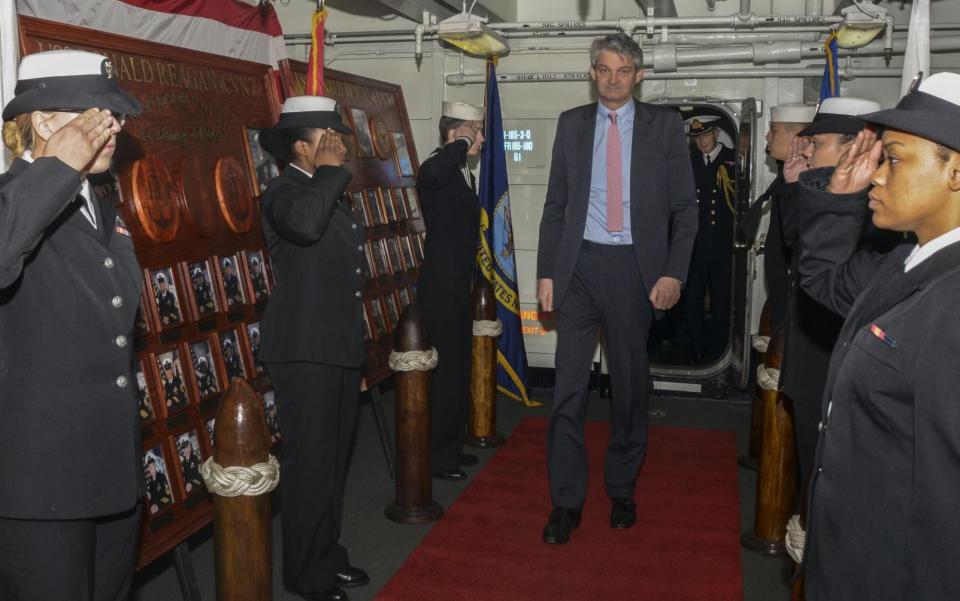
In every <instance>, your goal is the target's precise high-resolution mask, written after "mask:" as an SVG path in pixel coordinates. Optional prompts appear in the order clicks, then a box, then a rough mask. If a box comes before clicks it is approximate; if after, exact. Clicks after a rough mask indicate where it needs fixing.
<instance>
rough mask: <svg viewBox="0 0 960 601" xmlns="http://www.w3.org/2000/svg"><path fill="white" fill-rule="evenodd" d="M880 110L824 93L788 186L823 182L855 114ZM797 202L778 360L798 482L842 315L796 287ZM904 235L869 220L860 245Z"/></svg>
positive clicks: (806, 464)
mask: <svg viewBox="0 0 960 601" xmlns="http://www.w3.org/2000/svg"><path fill="white" fill-rule="evenodd" d="M880 109H881V107H880V104H879V103H877V102H874V101H873V100H867V99H864V98H854V97H850V96H846V97H840V96H836V97H833V98H826V99H825V100H824V101H823V102H822V103H820V108H819V109H818V110H817V114H816V116H815V117H814V118H813V122H812V123H811V124H810V125H808V126H807V127H806V128H804V129H803V130H801V131H800V132H799V133H798V137H797V138H795V141H794V144H793V146H792V147H791V151H790V156H789V157H788V158H787V160H786V162H785V163H784V169H783V175H784V180H785V181H786V182H787V184H788V185H789V184H790V183H792V182H796V181H797V179H798V177H799V176H800V174H801V173H805V172H807V170H808V169H809V170H813V171H811V172H810V174H809V175H808V176H806V177H808V178H813V179H810V180H808V182H807V184H808V185H811V186H815V187H817V188H818V189H821V190H822V189H823V188H825V187H826V185H827V182H828V181H829V179H830V175H831V174H832V173H833V169H834V168H835V167H836V166H837V163H838V162H839V161H840V157H842V156H843V154H844V153H845V152H847V151H848V150H849V149H850V147H851V146H852V144H853V141H854V140H855V139H856V138H857V134H858V133H860V130H862V129H863V128H864V126H865V125H866V123H865V122H864V121H863V119H861V118H860V117H859V115H864V114H866V113H874V112H877V111H879V110H880ZM798 209H799V206H798V203H797V202H796V201H795V200H794V199H792V198H791V199H788V200H787V201H786V202H784V203H782V204H781V205H780V223H781V230H782V232H783V241H784V244H785V246H786V247H787V248H789V249H790V254H791V268H790V278H789V288H788V298H787V317H786V329H785V332H784V342H783V344H784V350H783V357H782V359H781V364H780V384H781V387H782V388H783V391H784V392H786V393H787V395H788V396H789V397H790V400H791V401H793V426H794V428H793V430H794V437H795V439H796V443H797V459H798V464H799V466H800V481H801V482H804V483H805V482H806V481H807V478H808V476H809V475H810V468H811V464H812V463H813V456H814V451H815V449H816V444H817V423H818V422H819V421H820V401H821V399H822V398H823V386H824V383H825V382H826V379H827V367H828V365H829V362H830V352H831V351H832V350H833V346H834V344H835V343H836V341H837V335H838V334H839V333H840V327H841V326H842V325H843V320H842V319H841V318H840V316H839V315H837V314H835V313H833V312H832V311H830V310H829V309H827V308H826V307H824V306H823V305H821V304H820V303H818V302H816V301H815V300H813V299H812V298H810V296H809V295H808V294H807V293H806V292H804V291H803V290H800V275H799V273H798V271H797V264H798V263H799V261H800V253H799V252H797V249H796V246H797V239H798V237H799V235H800V232H799V224H798V222H797V214H798V213H799V210H798ZM902 240H903V236H902V235H900V234H898V233H896V232H890V231H881V230H878V229H877V228H876V226H874V225H873V223H871V222H870V221H869V220H867V222H866V223H865V224H864V229H863V231H862V232H861V233H860V243H859V246H858V248H859V249H861V250H870V251H877V252H888V251H890V250H892V249H893V247H894V246H895V245H896V244H897V243H898V242H899V241H902Z"/></svg>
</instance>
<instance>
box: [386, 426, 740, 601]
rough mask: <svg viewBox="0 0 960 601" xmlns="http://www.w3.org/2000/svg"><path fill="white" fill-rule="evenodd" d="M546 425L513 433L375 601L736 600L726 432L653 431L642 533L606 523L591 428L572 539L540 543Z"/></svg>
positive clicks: (730, 440)
mask: <svg viewBox="0 0 960 601" xmlns="http://www.w3.org/2000/svg"><path fill="white" fill-rule="evenodd" d="M546 430H547V421H546V420H545V419H542V418H527V419H525V420H523V422H521V423H520V425H519V426H517V429H516V430H515V431H514V432H513V434H512V435H511V436H510V440H509V441H508V442H507V444H506V445H505V446H504V447H503V448H501V449H500V450H499V451H498V452H497V454H496V455H495V456H494V457H493V458H492V459H491V460H490V462H489V463H488V464H487V465H486V466H485V467H484V469H483V470H482V471H481V472H480V473H479V474H477V476H476V477H475V478H474V481H473V482H472V483H471V485H470V486H469V487H468V488H467V490H466V491H464V492H463V494H462V495H461V496H460V498H459V499H457V501H456V502H455V503H454V504H453V506H452V507H450V508H449V510H448V511H447V513H446V515H445V516H444V517H443V518H442V519H441V520H440V522H439V523H437V525H436V526H435V527H434V528H433V530H431V531H430V533H429V534H428V535H427V536H426V537H425V538H424V540H423V542H421V543H420V545H419V546H418V547H417V548H416V549H415V550H414V552H413V553H412V554H411V555H410V557H408V558H407V561H406V562H405V563H404V564H403V566H402V567H401V568H400V571H399V572H397V574H396V575H395V576H394V578H393V579H392V580H391V581H390V582H389V583H387V585H386V586H385V587H384V588H383V590H382V591H380V594H379V596H378V597H377V599H378V600H381V601H388V600H389V601H432V600H436V601H441V600H443V601H451V600H452V601H467V600H474V599H476V600H483V601H487V600H533V599H536V600H541V599H543V600H570V601H574V600H576V601H587V600H590V601H593V600H603V601H606V600H624V601H627V600H629V601H647V600H650V601H653V600H656V601H684V600H689V601H740V600H741V599H743V581H742V577H741V573H740V545H739V536H740V511H739V507H738V489H737V464H736V460H735V459H736V445H735V439H734V434H733V433H732V432H716V431H709V430H690V429H681V428H651V430H650V446H649V449H648V451H647V459H646V464H645V465H644V467H643V470H642V471H641V473H640V479H639V481H638V483H637V493H636V501H637V506H638V507H637V518H638V519H637V525H635V526H634V527H633V528H631V529H629V530H625V531H615V530H612V529H611V528H610V526H609V523H608V520H609V513H610V502H609V501H608V499H607V496H606V493H605V492H604V488H603V455H604V451H605V449H606V444H607V439H608V433H609V425H608V424H607V423H606V422H588V423H587V429H586V433H587V448H588V452H589V457H590V482H589V492H588V494H587V504H586V507H584V512H583V522H582V523H581V524H580V527H579V528H578V529H577V530H574V532H573V535H572V536H571V539H570V542H569V543H567V544H566V545H562V546H551V545H546V544H544V543H543V542H542V541H541V540H540V533H541V531H542V529H543V525H544V523H545V521H546V519H547V516H548V514H549V513H550V501H549V496H548V493H547V470H546V459H545V457H546V450H545V447H546Z"/></svg>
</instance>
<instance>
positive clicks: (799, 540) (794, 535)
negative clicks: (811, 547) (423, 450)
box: [784, 514, 807, 563]
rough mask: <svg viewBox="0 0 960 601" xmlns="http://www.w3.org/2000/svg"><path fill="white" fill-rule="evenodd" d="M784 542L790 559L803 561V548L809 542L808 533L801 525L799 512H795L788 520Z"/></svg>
mask: <svg viewBox="0 0 960 601" xmlns="http://www.w3.org/2000/svg"><path fill="white" fill-rule="evenodd" d="M784 542H785V545H784V546H785V547H786V548H787V555H789V556H790V559H792V560H793V561H795V562H797V563H803V548H804V547H805V546H806V544H807V533H806V531H804V529H803V527H802V526H800V516H799V515H798V514H793V517H791V518H790V521H789V522H787V535H786V537H785V540H784Z"/></svg>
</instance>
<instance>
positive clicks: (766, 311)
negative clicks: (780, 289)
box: [737, 303, 770, 471]
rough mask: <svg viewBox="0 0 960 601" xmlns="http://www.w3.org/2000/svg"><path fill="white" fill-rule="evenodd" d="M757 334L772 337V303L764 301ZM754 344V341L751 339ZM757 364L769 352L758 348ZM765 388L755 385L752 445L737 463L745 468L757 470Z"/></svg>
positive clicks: (752, 408) (751, 416)
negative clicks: (762, 401)
mask: <svg viewBox="0 0 960 601" xmlns="http://www.w3.org/2000/svg"><path fill="white" fill-rule="evenodd" d="M757 336H766V337H767V338H768V339H769V337H770V303H764V304H763V309H762V310H761V311H760V324H759V326H758V328H757ZM751 345H752V341H751ZM756 353H757V365H765V364H766V360H767V353H766V352H760V351H759V350H756ZM762 394H763V389H762V388H760V383H759V382H758V383H756V384H754V386H753V401H752V402H751V405H750V447H749V450H748V451H747V454H745V455H740V456H739V457H737V464H738V465H739V466H740V467H742V468H745V469H748V470H753V471H757V460H758V459H759V458H760V440H761V438H762V436H763V434H762V431H761V430H762V428H761V426H762V425H763V419H762V418H763V415H762V413H761V411H760V397H761V396H762Z"/></svg>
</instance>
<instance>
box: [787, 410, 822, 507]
mask: <svg viewBox="0 0 960 601" xmlns="http://www.w3.org/2000/svg"><path fill="white" fill-rule="evenodd" d="M819 424H820V407H819V406H818V405H808V404H807V403H798V402H796V401H793V436H794V442H796V445H797V463H798V464H799V466H798V467H799V468H800V484H801V487H805V486H806V483H807V479H808V478H809V477H810V472H811V470H812V469H813V465H814V461H815V460H816V455H817V439H818V438H819V437H820V429H819V428H818V427H817V426H818V425H819ZM800 494H801V495H803V494H806V488H801V489H800Z"/></svg>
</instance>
